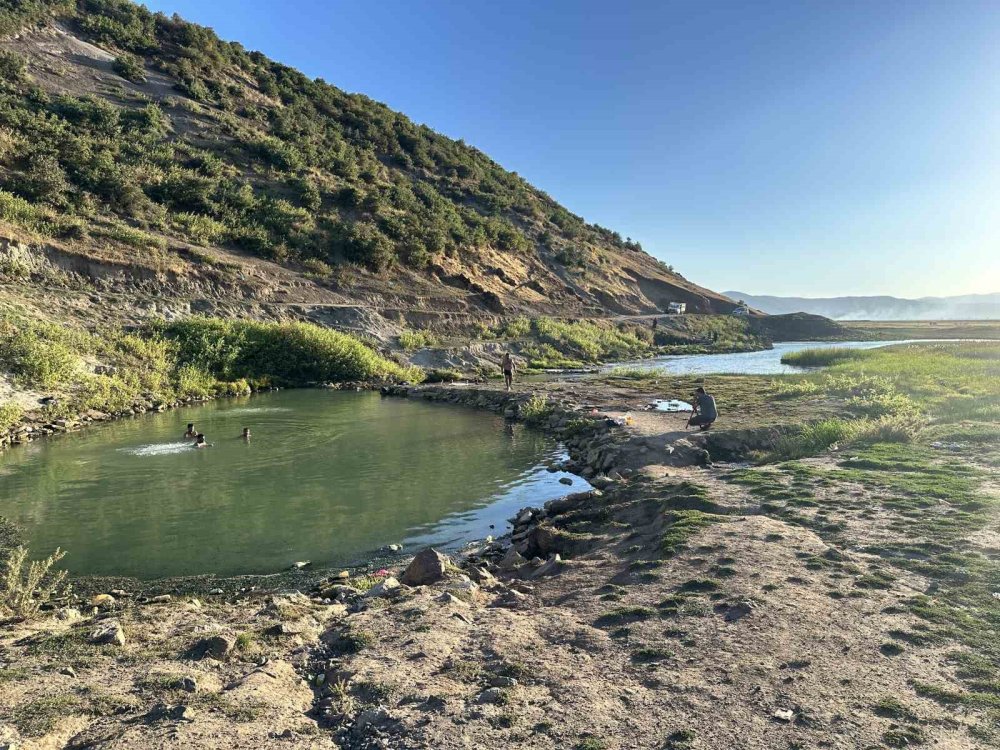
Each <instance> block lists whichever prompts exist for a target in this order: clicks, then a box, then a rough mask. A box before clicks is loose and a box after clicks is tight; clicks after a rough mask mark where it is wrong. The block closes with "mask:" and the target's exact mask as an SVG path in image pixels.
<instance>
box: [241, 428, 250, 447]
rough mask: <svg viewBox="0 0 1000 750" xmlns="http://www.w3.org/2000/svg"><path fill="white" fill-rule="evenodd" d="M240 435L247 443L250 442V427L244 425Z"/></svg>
mask: <svg viewBox="0 0 1000 750" xmlns="http://www.w3.org/2000/svg"><path fill="white" fill-rule="evenodd" d="M240 437H241V438H243V440H244V442H247V443H249V442H250V428H249V427H244V428H243V434H242V435H240Z"/></svg>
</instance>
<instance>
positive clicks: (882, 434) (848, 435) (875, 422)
mask: <svg viewBox="0 0 1000 750" xmlns="http://www.w3.org/2000/svg"><path fill="white" fill-rule="evenodd" d="M921 427H922V422H921V421H920V420H919V419H917V418H915V417H911V416H901V415H894V416H884V417H880V418H878V419H867V418H865V419H824V420H822V421H819V422H813V423H811V424H808V425H806V426H805V427H803V428H802V430H800V431H799V432H796V433H794V434H791V435H785V436H783V437H781V438H779V439H778V441H777V442H776V443H775V445H774V448H773V449H772V450H771V452H770V454H769V455H768V459H769V460H772V461H785V460H790V459H795V458H805V457H807V456H815V455H817V454H819V453H822V452H823V451H825V450H828V449H829V448H831V447H833V446H834V445H837V446H845V445H850V444H857V443H909V442H911V441H912V440H913V438H914V437H916V435H917V433H918V432H919V431H920V429H921Z"/></svg>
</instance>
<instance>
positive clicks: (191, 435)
mask: <svg viewBox="0 0 1000 750" xmlns="http://www.w3.org/2000/svg"><path fill="white" fill-rule="evenodd" d="M184 437H186V438H194V437H198V433H197V432H195V431H194V422H188V428H187V432H185V433H184Z"/></svg>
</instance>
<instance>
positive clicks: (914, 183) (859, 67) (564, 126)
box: [145, 0, 1000, 298]
mask: <svg viewBox="0 0 1000 750" xmlns="http://www.w3.org/2000/svg"><path fill="white" fill-rule="evenodd" d="M145 4H146V5H147V6H148V7H150V8H152V9H154V10H162V11H164V12H167V13H173V12H177V13H179V14H181V15H183V16H184V17H186V18H187V19H189V20H192V21H195V22H198V23H203V24H206V25H209V26H212V27H213V28H215V29H216V30H217V31H218V33H219V34H220V35H221V36H222V37H223V38H225V39H230V40H233V41H238V42H240V43H242V44H243V45H244V46H246V47H247V48H250V49H260V50H261V51H263V52H265V53H266V54H268V55H270V56H272V57H274V58H275V59H277V60H280V61H281V62H284V63H286V64H288V65H292V66H294V67H297V68H299V69H301V70H303V71H304V72H305V73H306V74H307V75H310V76H318V77H322V78H324V79H326V80H327V81H329V82H331V83H333V84H335V85H337V86H339V87H341V88H344V89H345V90H348V91H356V92H360V93H364V94H366V95H368V96H370V97H372V98H374V99H377V100H379V101H383V102H385V103H386V104H388V105H389V106H391V107H392V108H394V109H397V110H399V111H401V112H403V113H405V114H407V115H408V116H410V117H411V118H412V119H414V120H415V121H417V122H422V123H426V124H427V125H429V126H430V127H432V128H434V129H436V130H438V131H440V132H442V133H445V134H447V135H449V136H451V137H454V138H461V139H463V140H465V141H466V142H468V143H470V144H471V145H474V146H476V147H477V148H479V149H481V150H482V151H484V152H485V153H487V154H489V155H490V156H491V157H493V158H494V159H495V160H496V161H497V162H499V163H500V164H502V165H503V166H504V167H506V168H508V169H511V170H514V171H517V172H518V173H520V174H521V175H522V176H524V177H525V178H526V179H528V180H529V181H530V182H532V183H533V184H534V185H536V186H537V187H539V188H541V189H543V190H545V191H547V192H548V193H549V194H550V195H552V197H553V198H555V199H556V200H557V201H559V202H560V203H563V204H564V205H566V206H567V207H568V208H569V209H570V210H572V211H574V212H576V213H578V214H580V215H581V216H583V217H584V218H585V219H587V220H588V221H592V222H597V223H600V224H602V225H604V226H608V227H610V228H612V229H615V230H617V231H619V232H621V234H622V235H624V236H630V237H632V238H635V239H638V240H640V241H641V242H642V243H643V246H644V247H645V249H646V250H647V251H649V252H651V253H652V254H654V255H655V256H657V257H659V258H662V259H663V260H665V261H666V262H668V263H671V264H673V265H674V266H675V267H676V268H677V269H678V270H679V271H681V272H682V273H684V274H685V275H686V276H688V277H689V278H691V279H693V280H695V281H698V282H699V283H702V284H706V285H708V286H710V287H713V288H715V289H734V288H737V289H738V288H745V287H750V288H760V289H767V290H768V293H769V294H775V295H795V296H802V295H810V296H817V297H823V296H844V295H869V294H883V293H888V294H891V295H893V296H898V297H908V298H914V297H921V296H929V295H934V296H942V295H953V294H969V293H988V292H992V291H995V290H996V289H998V288H1000V242H998V240H997V238H998V237H1000V212H998V211H996V210H995V203H996V198H997V195H998V194H1000V142H998V139H997V138H996V135H995V134H996V130H997V126H998V125H1000V97H998V94H1000V76H997V75H996V73H995V71H996V70H997V69H998V68H1000V31H998V30H1000V4H996V3H991V2H983V1H981V0H971V1H970V2H964V3H961V4H954V5H943V4H940V3H935V2H927V1H926V0H915V1H914V2H911V3H888V2H876V3H867V4H828V3H822V2H800V3H795V4H789V3H774V2H762V3H755V4H753V5H749V6H748V5H745V4H740V3H735V2H719V3H712V4H706V5H693V4H689V3H679V2H673V3H660V2H652V0H642V1H637V2H632V3H626V4H618V5H615V6H613V7H609V6H607V5H605V4H602V3H597V2H593V1H592V0H588V1H587V2H574V3H569V2H553V3H544V4H535V3H529V2H524V1H523V0H522V1H519V2H512V3H505V4H503V5H499V6H498V5H486V4H484V5H480V6H472V5H468V4H463V5H456V4H446V3H443V2H430V3H425V4H410V3H405V2H402V1H401V0H387V2H384V3H380V4H377V5H370V4H366V5H364V6H362V5H355V4H348V3H336V2H334V3H330V2H321V0H294V1H293V2H289V3H286V4H284V5H282V6H280V7H279V6H277V5H275V4H274V3H264V2H261V1H260V0H253V1H252V2H246V1H245V0H244V1H239V0H217V1H216V2H214V3H210V4H209V3H202V2H200V1H199V0H150V1H149V2H146V3H145Z"/></svg>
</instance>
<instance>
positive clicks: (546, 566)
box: [531, 552, 566, 578]
mask: <svg viewBox="0 0 1000 750" xmlns="http://www.w3.org/2000/svg"><path fill="white" fill-rule="evenodd" d="M565 568H566V563H565V562H563V559H562V558H561V557H559V553H558V552H557V553H555V554H553V555H551V556H550V557H549V559H548V560H546V561H545V562H544V563H542V565H541V566H540V567H538V568H537V569H536V570H535V571H533V572H532V574H531V577H532V578H544V577H545V576H554V575H558V574H559V573H562V572H563V570H564V569H565Z"/></svg>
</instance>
